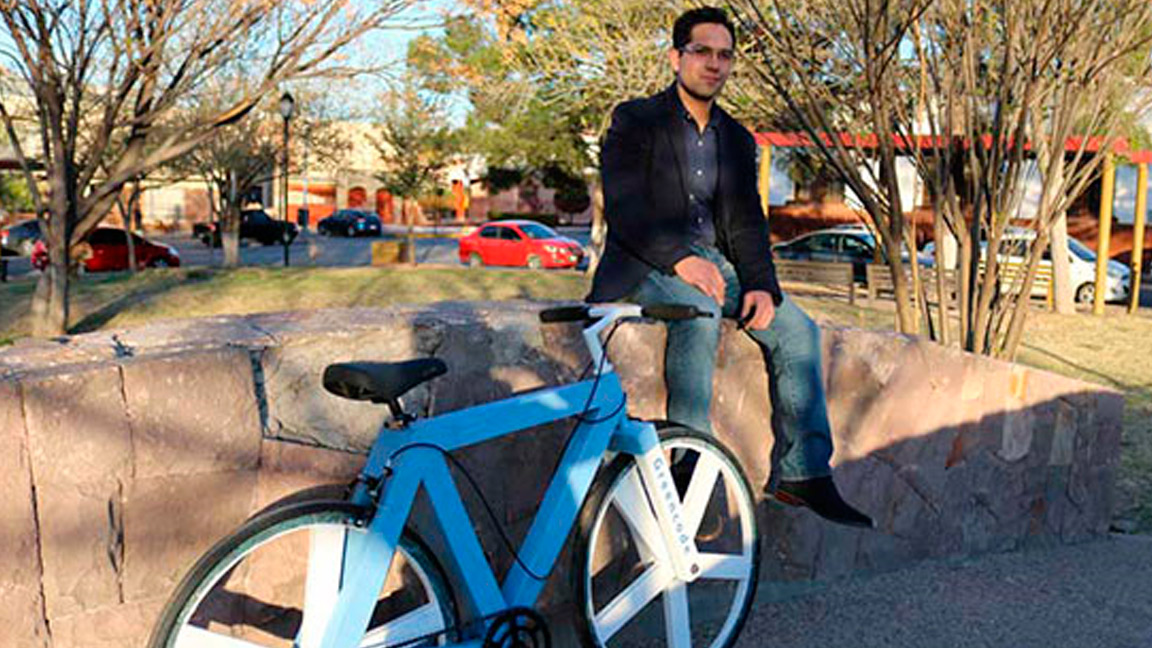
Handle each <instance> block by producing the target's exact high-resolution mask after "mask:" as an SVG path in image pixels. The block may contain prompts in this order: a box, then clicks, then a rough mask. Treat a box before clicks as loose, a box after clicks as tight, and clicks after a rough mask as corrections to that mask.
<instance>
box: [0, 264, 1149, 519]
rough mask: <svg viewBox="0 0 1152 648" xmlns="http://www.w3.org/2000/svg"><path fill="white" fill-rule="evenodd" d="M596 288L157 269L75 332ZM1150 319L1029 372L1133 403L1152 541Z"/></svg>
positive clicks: (1031, 361) (87, 303) (1043, 341)
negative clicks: (1074, 381) (1077, 382)
mask: <svg viewBox="0 0 1152 648" xmlns="http://www.w3.org/2000/svg"><path fill="white" fill-rule="evenodd" d="M34 288H35V284H34V282H32V281H31V280H23V281H18V282H13V283H9V284H0V345H2V344H5V343H10V342H11V341H13V340H15V339H17V338H20V337H24V336H26V335H27V334H28V330H29V323H28V311H29V305H30V303H31V298H32V292H33V290H34ZM586 289H587V280H586V279H585V277H584V276H583V275H581V274H578V273H575V272H525V271H519V270H492V269H475V270H473V269H466V268H454V267H431V266H423V267H420V268H407V267H395V268H289V269H283V268H241V269H237V270H207V269H175V270H150V271H148V272H143V273H140V274H138V275H135V276H132V275H128V274H111V275H98V276H88V277H84V278H83V279H81V280H80V281H78V282H76V283H75V284H74V292H73V300H72V319H73V322H74V324H73V327H72V331H73V332H77V333H79V332H84V331H93V330H97V329H100V328H105V327H109V328H126V327H133V326H139V325H141V324H144V323H146V322H149V321H153V320H160V319H170V318H180V317H201V316H208V315H219V314H224V313H236V314H242V313H258V312H271V311H285V310H300V309H313V308H330V307H350V306H376V307H382V306H388V305H391V304H402V303H427V302H432V301H442V300H502V299H530V300H531V299H541V300H548V299H580V298H581V297H582V296H583V295H584V293H585V291H586ZM793 295H794V297H795V299H796V301H797V302H799V303H800V304H801V305H802V306H803V307H804V308H805V309H806V310H808V312H809V313H811V314H812V315H813V316H814V317H816V318H818V319H821V320H826V321H830V322H833V323H836V324H841V325H848V326H856V327H861V328H873V329H890V328H891V327H892V312H891V305H890V304H888V305H886V306H885V305H884V304H883V303H882V304H881V305H880V306H878V307H877V308H875V309H871V308H865V307H863V306H850V305H849V304H847V302H846V301H845V300H844V298H843V297H841V296H830V295H828V294H821V293H818V292H808V291H796V292H794V293H793ZM1150 341H1152V313H1150V312H1148V311H1144V312H1142V313H1141V314H1139V315H1136V316H1128V315H1123V314H1121V313H1120V312H1119V310H1118V309H1117V310H1116V311H1114V312H1112V311H1110V313H1109V314H1107V315H1105V316H1103V317H1092V316H1089V315H1084V314H1077V315H1055V314H1051V313H1046V312H1041V311H1036V312H1034V313H1033V314H1032V315H1031V316H1030V319H1029V324H1028V327H1027V332H1026V334H1025V339H1024V343H1023V346H1022V348H1021V351H1020V358H1019V360H1020V362H1022V363H1024V364H1027V365H1031V366H1034V367H1039V368H1043V369H1048V370H1051V371H1054V372H1056V373H1060V374H1064V375H1066V376H1071V377H1074V378H1079V379H1082V380H1085V381H1088V382H1093V383H1097V384H1101V385H1107V386H1109V387H1113V388H1115V389H1118V390H1121V391H1123V392H1124V393H1125V394H1126V398H1127V405H1126V407H1125V415H1124V439H1123V449H1122V457H1121V467H1120V473H1119V482H1118V485H1119V491H1120V493H1119V494H1120V502H1119V506H1118V508H1117V515H1118V517H1119V518H1123V519H1126V520H1129V521H1131V522H1134V523H1135V524H1136V525H1137V527H1136V528H1137V529H1138V530H1139V531H1141V532H1152V356H1150V352H1149V350H1150V349H1152V343H1150Z"/></svg>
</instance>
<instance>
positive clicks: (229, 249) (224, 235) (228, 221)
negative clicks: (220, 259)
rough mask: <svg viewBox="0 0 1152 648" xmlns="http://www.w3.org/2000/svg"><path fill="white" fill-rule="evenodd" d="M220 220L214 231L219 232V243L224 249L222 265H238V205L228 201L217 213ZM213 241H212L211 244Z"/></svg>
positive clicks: (226, 266) (236, 266)
mask: <svg viewBox="0 0 1152 648" xmlns="http://www.w3.org/2000/svg"><path fill="white" fill-rule="evenodd" d="M219 216H220V221H219V224H218V225H217V226H216V231H217V232H220V233H221V234H220V245H221V248H222V249H223V250H224V267H225V268H238V267H240V205H239V204H237V203H230V204H229V205H228V206H227V207H226V208H225V209H224V212H223V213H221V214H219ZM214 244H215V242H213V245H214Z"/></svg>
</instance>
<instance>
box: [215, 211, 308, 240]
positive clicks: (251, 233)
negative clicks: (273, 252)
mask: <svg viewBox="0 0 1152 648" xmlns="http://www.w3.org/2000/svg"><path fill="white" fill-rule="evenodd" d="M216 225H217V224H216V223H196V224H195V225H193V226H192V236H193V237H194V238H198V239H200V241H201V242H202V243H204V245H211V246H212V247H220V233H219V232H217V231H216ZM299 233H300V229H299V228H298V227H296V224H295V223H285V222H284V221H280V220H275V219H273V218H272V217H271V216H269V215H268V213H267V212H265V211H264V210H263V209H246V210H244V211H242V212H240V240H241V241H245V240H252V241H257V242H259V243H260V244H262V245H274V244H275V245H279V244H280V243H282V242H285V241H286V242H288V243H291V242H292V241H293V240H295V238H296V235H297V234H299Z"/></svg>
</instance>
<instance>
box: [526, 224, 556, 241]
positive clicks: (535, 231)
mask: <svg viewBox="0 0 1152 648" xmlns="http://www.w3.org/2000/svg"><path fill="white" fill-rule="evenodd" d="M520 231H521V232H524V234H525V235H526V236H527V237H528V238H530V239H550V238H556V237H557V236H558V235H557V234H556V232H553V231H552V230H551V229H550V228H548V227H545V226H543V225H538V224H536V223H528V224H526V225H521V226H520Z"/></svg>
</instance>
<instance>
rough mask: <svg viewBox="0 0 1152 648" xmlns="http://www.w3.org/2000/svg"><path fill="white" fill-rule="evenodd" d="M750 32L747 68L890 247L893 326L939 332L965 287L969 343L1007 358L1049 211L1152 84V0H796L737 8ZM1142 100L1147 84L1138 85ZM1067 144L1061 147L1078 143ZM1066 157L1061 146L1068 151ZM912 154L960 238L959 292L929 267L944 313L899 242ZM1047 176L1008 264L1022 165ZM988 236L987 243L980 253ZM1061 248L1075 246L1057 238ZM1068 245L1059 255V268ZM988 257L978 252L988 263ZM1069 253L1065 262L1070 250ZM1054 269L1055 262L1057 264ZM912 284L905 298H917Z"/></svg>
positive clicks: (1078, 186) (940, 216) (940, 220)
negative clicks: (903, 186) (901, 169)
mask: <svg viewBox="0 0 1152 648" xmlns="http://www.w3.org/2000/svg"><path fill="white" fill-rule="evenodd" d="M729 4H730V5H731V6H732V7H733V9H734V11H735V12H736V14H737V15H738V16H739V18H740V20H741V22H743V23H744V24H745V25H746V26H747V27H748V30H749V32H750V33H751V36H752V38H751V41H752V42H751V43H750V45H749V48H748V49H749V52H748V53H749V58H750V59H751V60H750V62H749V67H751V68H752V73H753V74H754V75H755V78H756V79H759V80H760V81H761V82H762V83H764V84H765V85H767V86H769V87H771V88H773V89H774V90H775V91H776V92H778V93H779V94H780V96H781V97H782V98H783V99H784V101H785V103H786V105H787V107H788V112H789V114H790V116H791V118H792V119H794V120H795V121H796V122H797V123H798V124H799V125H800V126H801V128H802V129H803V131H804V132H806V133H807V135H808V137H809V139H810V141H811V143H812V145H813V146H815V147H816V148H817V150H818V151H819V152H820V154H821V155H822V157H823V158H824V159H825V160H826V161H827V162H828V164H829V165H830V167H831V168H832V169H834V170H835V172H836V173H837V174H838V175H839V176H840V177H841V178H842V179H843V180H844V182H845V184H846V185H847V186H848V187H850V188H851V189H852V190H853V191H854V192H855V193H856V195H857V196H858V198H859V199H860V202H861V203H862V204H863V206H864V208H865V210H866V211H867V213H868V215H869V216H870V217H871V219H872V220H873V222H874V224H875V226H876V229H877V231H878V233H879V235H880V239H881V241H882V245H883V247H884V249H885V251H886V252H887V259H888V264H889V268H890V270H891V272H892V275H893V282H894V284H895V286H896V304H897V324H898V327H899V328H900V330H902V331H906V332H912V331H915V330H916V329H917V324H921V325H926V326H928V332H929V334H930V335H932V336H933V337H943V336H944V335H945V334H946V331H947V330H948V326H949V323H948V308H947V303H948V301H949V295H950V294H951V293H952V292H955V293H956V294H957V295H958V296H959V311H960V336H961V343H962V345H963V347H964V348H966V349H969V350H972V351H977V352H980V353H986V354H992V355H997V356H1004V357H1012V356H1013V355H1014V354H1015V351H1016V348H1017V346H1018V344H1019V341H1020V336H1021V334H1022V331H1023V325H1024V321H1025V318H1026V313H1027V302H1028V297H1029V295H1030V293H1031V288H1032V284H1033V283H1034V280H1035V277H1036V271H1037V268H1038V266H1039V261H1040V258H1041V256H1042V253H1043V251H1044V250H1045V249H1046V248H1047V246H1048V240H1049V233H1050V231H1051V230H1052V226H1053V223H1056V222H1058V219H1057V216H1059V215H1060V214H1063V213H1064V211H1065V210H1066V208H1067V206H1068V205H1069V204H1070V203H1071V202H1072V201H1073V200H1075V199H1076V198H1077V197H1078V196H1080V195H1081V194H1082V193H1083V192H1084V191H1085V189H1086V188H1087V187H1088V185H1089V183H1090V182H1091V181H1092V180H1093V179H1094V178H1095V177H1096V176H1097V175H1098V172H1099V168H1100V165H1101V161H1102V160H1103V157H1102V156H1099V155H1094V154H1092V151H1093V150H1096V149H1099V150H1101V151H1107V150H1109V149H1110V148H1112V147H1113V145H1114V142H1115V136H1116V134H1117V129H1118V127H1119V125H1120V123H1121V117H1122V115H1123V114H1124V113H1125V112H1126V111H1128V110H1131V108H1132V107H1131V106H1130V105H1126V103H1127V102H1130V101H1132V99H1131V98H1132V97H1133V96H1139V95H1138V94H1134V93H1133V92H1132V89H1133V87H1134V86H1135V84H1136V83H1137V82H1138V81H1139V80H1141V79H1144V78H1147V74H1148V72H1147V69H1148V57H1147V51H1148V46H1149V40H1148V38H1149V34H1150V32H1152V25H1150V23H1149V20H1150V14H1152V5H1149V4H1148V3H1146V2H1143V1H1142V0H1119V1H1117V2H1108V3H1101V2H1097V1H1095V0H983V1H977V2H971V1H970V0H893V1H890V2H880V3H876V2H871V1H870V0H802V1H798V2H792V3H789V4H788V5H787V7H785V6H784V5H783V4H782V3H780V2H778V1H774V2H772V3H771V4H770V5H769V6H768V7H761V6H760V3H757V2H753V1H752V0H736V1H733V2H730V3H729ZM1145 96H1146V95H1145ZM1070 144H1071V145H1070ZM1066 153H1067V155H1069V156H1070V157H1066ZM898 155H904V156H907V157H908V158H909V159H911V160H912V161H913V162H914V164H915V166H916V169H917V172H918V174H919V176H920V177H921V179H923V180H924V181H925V185H926V186H927V188H928V190H929V193H930V195H931V199H932V204H933V206H934V212H935V215H936V218H937V227H936V238H937V245H936V248H937V254H938V258H937V267H943V265H944V264H943V261H944V259H943V256H942V255H943V252H944V248H945V246H944V245H943V244H942V243H943V242H944V240H943V239H944V236H946V235H950V236H952V237H955V239H956V240H957V241H958V242H959V248H960V251H959V257H960V263H959V268H958V270H959V271H958V273H957V276H956V285H955V286H946V285H945V283H944V275H943V273H938V282H937V291H938V294H939V300H938V301H939V303H940V308H939V309H938V310H937V313H938V316H939V317H938V319H937V320H936V321H932V320H931V319H930V318H929V310H928V308H927V307H926V306H925V307H922V308H920V309H919V321H917V319H916V318H915V317H914V310H915V309H914V308H912V305H913V302H912V301H911V299H909V298H910V297H914V298H915V299H916V302H918V303H919V304H922V305H926V304H927V299H926V297H927V295H926V290H925V288H924V286H923V285H922V283H921V282H920V281H918V267H917V265H916V264H913V265H912V273H911V277H912V281H910V282H909V281H907V280H906V276H907V275H906V274H905V270H904V268H903V264H902V263H901V260H900V253H899V250H900V244H901V241H908V245H909V246H910V247H911V241H910V238H911V237H910V236H909V228H908V223H907V220H906V219H905V218H904V217H903V215H902V212H903V205H901V202H900V187H899V183H898V181H897V175H896V172H895V171H896V158H897V156H898ZM1032 169H1035V173H1037V174H1038V177H1039V178H1040V182H1041V184H1042V192H1041V196H1042V197H1041V201H1040V205H1039V207H1038V209H1037V213H1036V214H1035V216H1034V217H1032V218H1031V220H1030V221H1029V226H1030V227H1031V228H1032V229H1033V231H1034V232H1035V236H1034V238H1033V240H1032V244H1031V245H1030V248H1029V250H1028V254H1027V263H1026V264H1025V268H1024V271H1023V272H1016V271H1015V269H1007V268H1005V267H1002V266H1003V264H1001V262H1000V260H1001V259H1002V258H1003V256H1004V253H1005V252H1006V251H1007V250H1006V247H1005V246H1006V240H1007V239H1006V237H1005V236H1004V234H1005V232H1006V230H1007V228H1008V226H1009V224H1010V223H1012V222H1013V220H1014V219H1017V218H1018V215H1019V212H1020V206H1021V202H1022V198H1023V192H1024V187H1025V185H1026V181H1027V180H1026V176H1027V175H1028V173H1029V172H1031V170H1032ZM981 242H984V245H985V246H986V248H987V252H986V253H984V254H983V255H982V254H981V253H980V246H981ZM1058 249H1062V250H1067V246H1066V244H1064V245H1062V246H1060V247H1059V248H1058ZM1066 254H1067V253H1066V252H1064V253H1063V254H1054V255H1053V257H1054V258H1055V259H1056V260H1057V261H1063V262H1066V261H1067V259H1066ZM982 256H983V260H982V258H981V257H982ZM1062 257H1063V258H1062ZM1058 274H1059V271H1058ZM910 293H911V294H910Z"/></svg>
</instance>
